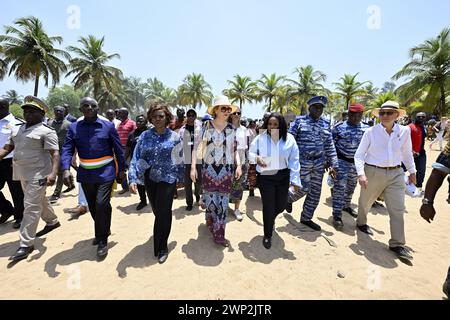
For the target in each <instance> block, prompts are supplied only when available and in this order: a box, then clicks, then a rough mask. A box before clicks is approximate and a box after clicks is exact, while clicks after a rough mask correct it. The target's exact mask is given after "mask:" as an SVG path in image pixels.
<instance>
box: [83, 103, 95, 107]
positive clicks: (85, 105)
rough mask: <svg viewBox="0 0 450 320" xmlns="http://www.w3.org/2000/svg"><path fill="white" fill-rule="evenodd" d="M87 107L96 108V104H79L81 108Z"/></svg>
mask: <svg viewBox="0 0 450 320" xmlns="http://www.w3.org/2000/svg"><path fill="white" fill-rule="evenodd" d="M89 107H92V108H97V107H98V106H97V105H96V104H89V103H86V104H83V105H81V108H89Z"/></svg>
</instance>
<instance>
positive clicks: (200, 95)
mask: <svg viewBox="0 0 450 320" xmlns="http://www.w3.org/2000/svg"><path fill="white" fill-rule="evenodd" d="M178 94H179V98H180V104H181V105H191V106H192V108H194V109H196V108H197V107H198V108H200V107H201V106H202V104H204V105H208V104H209V103H210V102H211V99H212V96H213V94H212V92H211V86H210V85H209V84H208V83H207V82H206V81H205V78H204V77H203V75H202V74H200V73H198V74H196V73H192V74H190V75H188V76H186V78H184V80H183V84H182V85H181V86H179V88H178Z"/></svg>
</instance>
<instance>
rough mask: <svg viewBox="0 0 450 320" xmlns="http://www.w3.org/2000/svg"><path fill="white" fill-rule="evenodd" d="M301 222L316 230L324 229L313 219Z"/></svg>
mask: <svg viewBox="0 0 450 320" xmlns="http://www.w3.org/2000/svg"><path fill="white" fill-rule="evenodd" d="M300 223H301V224H304V225H305V226H308V227H310V228H311V229H313V230H316V231H320V230H322V228H321V227H320V226H319V225H318V224H317V223H314V222H312V221H311V220H309V221H300Z"/></svg>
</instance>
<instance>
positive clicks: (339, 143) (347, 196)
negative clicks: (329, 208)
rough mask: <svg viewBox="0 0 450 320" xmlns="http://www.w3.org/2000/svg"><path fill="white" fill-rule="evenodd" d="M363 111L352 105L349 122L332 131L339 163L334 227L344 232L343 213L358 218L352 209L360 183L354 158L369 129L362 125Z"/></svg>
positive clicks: (344, 122)
mask: <svg viewBox="0 0 450 320" xmlns="http://www.w3.org/2000/svg"><path fill="white" fill-rule="evenodd" d="M363 111H364V106H363V105H361V104H352V105H351V106H350V107H349V108H348V113H347V116H348V120H346V121H342V122H341V123H339V124H337V125H336V126H335V127H334V128H333V130H332V134H333V141H334V145H335V147H336V153H337V157H338V162H339V167H338V170H337V177H336V181H335V182H334V187H333V188H332V189H331V196H332V198H333V226H334V227H335V229H336V230H342V228H343V227H344V223H343V222H342V211H345V212H348V213H349V214H350V215H351V216H353V217H356V212H355V211H354V210H353V209H352V208H351V207H350V203H351V201H352V197H353V192H354V191H355V187H356V184H357V183H358V175H357V174H356V168H355V160H354V156H355V152H356V149H358V146H359V143H360V142H361V139H362V136H363V134H364V132H365V131H366V130H367V129H368V128H369V126H368V125H365V124H363V123H361V119H362V115H363Z"/></svg>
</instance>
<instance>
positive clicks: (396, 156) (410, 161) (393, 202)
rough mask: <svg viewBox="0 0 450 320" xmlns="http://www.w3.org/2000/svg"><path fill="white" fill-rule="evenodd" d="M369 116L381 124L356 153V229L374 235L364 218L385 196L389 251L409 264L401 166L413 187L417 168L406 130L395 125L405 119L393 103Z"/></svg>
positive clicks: (383, 106) (410, 257)
mask: <svg viewBox="0 0 450 320" xmlns="http://www.w3.org/2000/svg"><path fill="white" fill-rule="evenodd" d="M372 114H373V115H374V116H376V117H379V118H380V123H379V124H377V125H375V126H373V127H371V128H369V129H368V130H367V131H366V132H365V133H364V135H363V138H362V140H361V143H360V145H359V147H358V150H357V151H356V153H355V166H356V172H357V174H358V180H359V184H360V185H361V194H360V196H359V201H358V218H357V220H356V226H357V228H358V229H359V230H360V231H361V232H364V233H366V234H369V235H373V232H372V230H371V229H370V227H369V226H368V225H367V214H368V212H369V209H370V207H371V206H372V203H373V202H374V201H375V200H376V199H377V198H378V196H380V195H381V194H384V201H385V203H386V207H387V211H388V213H389V222H390V230H391V239H390V240H389V249H390V250H392V251H393V252H395V254H396V255H397V256H398V257H399V258H401V259H407V260H411V259H412V256H411V255H410V253H409V252H408V250H407V249H406V248H405V243H406V240H405V225H404V221H403V215H404V212H405V181H404V172H403V169H402V167H401V164H402V162H403V164H404V165H405V167H406V169H407V170H408V171H409V173H410V175H409V183H411V184H415V183H416V166H415V165H414V158H413V153H412V144H411V133H410V129H409V127H407V126H406V127H405V126H400V125H398V124H396V123H395V121H396V120H397V119H398V118H399V117H403V116H404V115H406V112H405V110H402V109H400V107H399V104H398V103H397V102H395V101H387V102H385V103H384V104H383V105H382V106H381V108H377V109H374V110H373V111H372Z"/></svg>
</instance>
